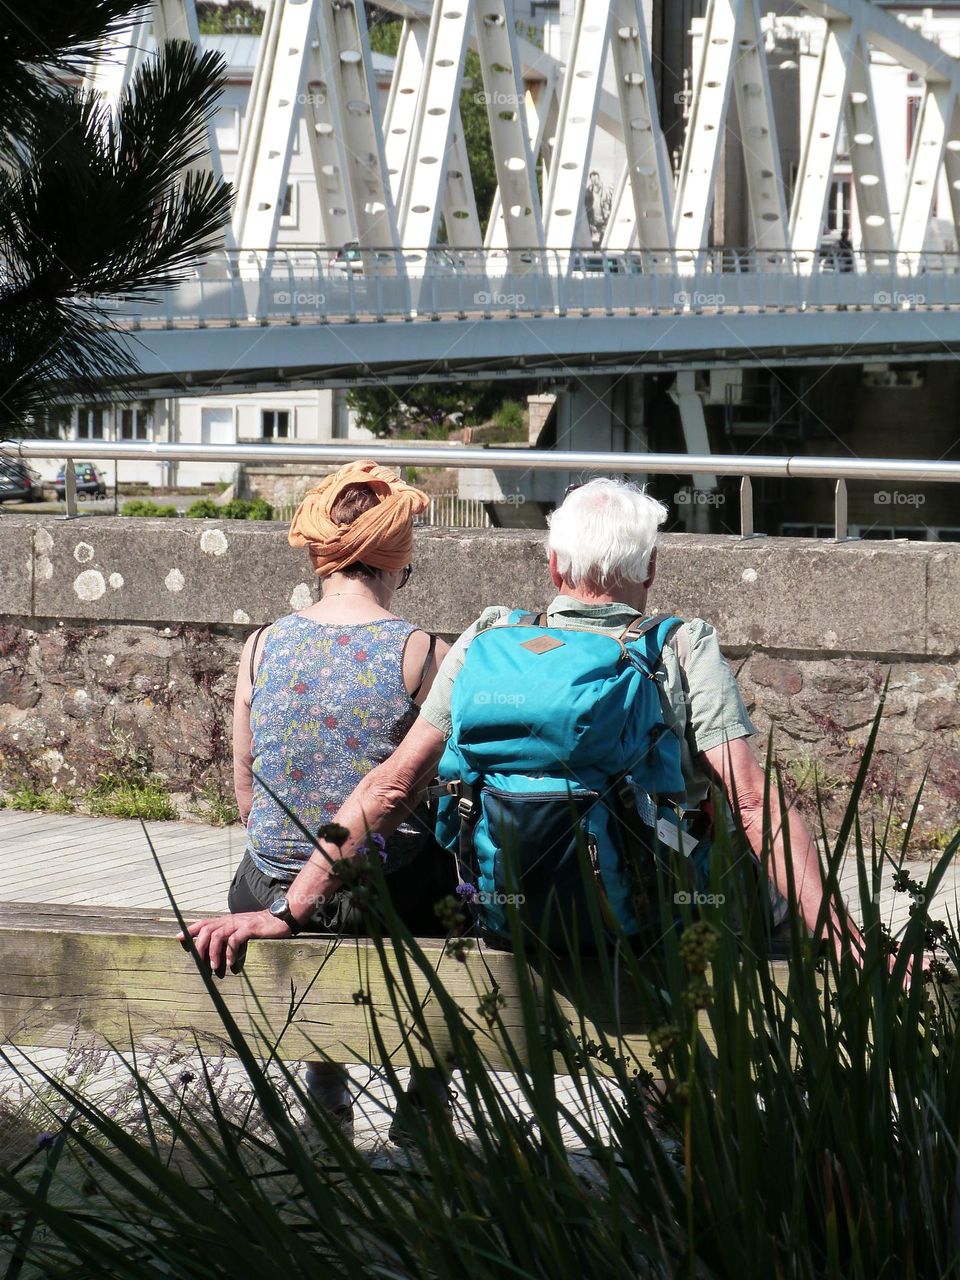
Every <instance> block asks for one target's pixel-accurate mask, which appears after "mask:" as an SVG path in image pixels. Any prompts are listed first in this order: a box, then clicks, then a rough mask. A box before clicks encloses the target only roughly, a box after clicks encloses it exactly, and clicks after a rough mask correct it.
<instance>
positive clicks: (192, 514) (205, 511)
mask: <svg viewBox="0 0 960 1280" xmlns="http://www.w3.org/2000/svg"><path fill="white" fill-rule="evenodd" d="M184 515H185V516H186V517H187V519H188V520H219V519H220V517H221V516H222V515H223V512H222V511H221V509H220V508H219V507H218V506H217V504H216V503H215V502H214V500H213V499H212V498H198V499H197V500H196V502H191V503H190V505H189V507H187V509H186V511H185V512H184Z"/></svg>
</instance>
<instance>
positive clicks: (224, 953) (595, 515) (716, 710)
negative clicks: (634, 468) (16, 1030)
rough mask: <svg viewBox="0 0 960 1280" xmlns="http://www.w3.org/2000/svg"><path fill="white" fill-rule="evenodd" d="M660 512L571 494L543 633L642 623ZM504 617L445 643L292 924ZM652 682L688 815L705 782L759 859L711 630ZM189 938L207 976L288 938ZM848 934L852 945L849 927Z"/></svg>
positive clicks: (423, 746) (296, 904)
mask: <svg viewBox="0 0 960 1280" xmlns="http://www.w3.org/2000/svg"><path fill="white" fill-rule="evenodd" d="M666 514H667V513H666V509H665V508H664V507H663V506H662V505H661V504H660V503H659V502H656V501H655V500H654V499H653V498H651V497H649V496H647V495H646V494H645V493H644V492H643V491H642V490H641V489H639V488H638V487H637V486H635V485H632V484H625V483H621V482H618V481H614V480H609V479H598V480H593V481H590V482H589V483H587V484H584V485H582V486H580V487H579V488H577V489H575V490H574V491H572V492H570V493H569V494H568V496H567V498H566V499H565V501H564V502H563V504H562V505H561V506H560V507H559V508H558V509H557V510H556V511H555V512H554V514H553V516H552V517H551V520H550V534H549V540H548V549H549V564H550V576H551V578H552V579H553V583H554V585H555V587H556V589H557V592H558V594H557V596H556V598H555V599H554V600H553V601H552V603H551V604H550V605H549V606H548V608H547V615H546V622H547V625H548V626H549V627H551V628H553V627H560V628H564V627H568V628H569V627H575V628H596V629H598V630H600V631H603V632H606V633H608V634H610V635H613V636H617V637H619V636H620V635H621V634H622V633H623V632H624V629H625V628H626V627H628V626H630V624H631V623H634V622H635V621H636V620H638V619H641V618H643V616H644V614H645V611H646V604H647V596H648V593H649V591H650V587H651V585H652V584H653V580H654V575H655V573H656V538H657V529H658V527H659V526H660V525H661V524H662V523H663V521H664V519H665V518H666ZM508 613H509V610H508V609H507V608H505V607H493V608H489V609H486V610H485V611H484V613H483V614H482V615H481V617H480V618H479V619H478V620H477V621H476V622H475V623H473V625H472V626H470V627H469V628H468V629H467V630H466V631H465V632H464V634H463V635H462V636H461V637H460V639H459V640H458V641H457V642H456V643H455V644H454V646H453V647H452V649H451V650H450V652H449V653H448V655H447V657H446V659H445V660H444V662H443V665H442V666H441V668H440V671H439V673H438V675H437V677H436V679H435V681H434V685H433V688H432V689H431V691H430V694H429V696H428V698H427V700H426V701H425V703H424V705H423V707H422V708H421V711H420V714H419V716H418V718H417V720H416V721H415V723H414V725H413V727H412V728H411V729H410V731H409V733H408V734H407V736H406V737H405V738H404V740H403V742H402V743H401V744H400V746H399V747H398V748H397V750H396V751H395V752H394V754H393V755H392V756H391V757H390V758H389V759H388V760H386V761H385V762H384V763H383V764H381V765H379V766H378V767H377V768H375V769H374V770H372V772H370V773H369V774H367V776H366V777H365V778H364V779H363V780H362V782H361V783H360V784H359V785H358V786H357V788H356V790H355V791H354V792H353V794H352V795H351V796H350V797H349V798H348V800H347V801H346V802H345V803H344V805H343V807H342V808H341V810H340V811H339V813H338V814H337V815H336V822H338V823H339V824H341V825H342V826H343V827H345V828H346V829H347V831H348V832H349V837H348V839H347V840H346V842H345V844H344V845H343V847H342V848H339V849H338V848H337V847H335V846H333V845H329V844H322V847H321V848H320V849H318V850H317V852H315V853H314V854H313V856H312V857H311V858H310V860H309V862H308V863H307V864H306V866H305V867H304V868H303V869H302V870H301V871H300V873H299V874H298V875H297V877H296V879H295V880H294V881H293V883H292V884H291V886H290V888H289V891H288V893H287V905H288V910H289V913H290V914H291V915H292V916H293V918H294V919H295V920H298V921H306V920H307V919H309V918H310V916H311V915H313V913H314V911H315V908H316V903H317V901H318V900H325V899H326V898H327V897H328V896H329V895H330V894H331V893H333V892H335V890H336V888H337V881H336V879H335V876H334V874H333V873H332V871H331V864H332V862H333V861H335V860H336V859H338V858H341V857H349V856H351V855H352V854H353V853H354V852H355V851H356V849H357V846H358V845H360V844H362V843H363V841H364V838H365V835H366V833H367V832H368V831H370V830H377V829H380V828H381V827H382V828H384V829H389V828H390V826H391V825H392V823H393V822H395V821H397V820H399V816H400V814H401V813H402V812H403V811H404V810H405V809H406V808H407V806H409V805H410V803H411V801H412V800H413V799H414V797H415V796H416V795H417V794H418V793H419V792H420V791H421V790H422V788H423V787H424V786H425V785H426V784H427V783H429V781H430V780H431V779H432V778H433V777H434V775H435V774H436V771H437V766H438V764H439V762H440V759H441V756H442V754H443V751H444V746H445V743H446V740H447V738H448V737H449V735H450V733H451V726H452V720H451V700H452V693H453V688H454V682H455V680H456V679H457V675H458V673H459V672H460V671H461V670H462V668H463V666H464V662H465V657H466V654H467V651H468V649H469V646H470V644H471V643H472V641H473V640H474V639H475V637H476V636H477V635H478V634H480V633H481V632H483V631H484V630H486V629H487V628H490V627H493V626H494V625H497V624H500V623H502V622H503V621H504V619H505V617H506V615H507V614H508ZM657 674H658V677H659V682H660V697H661V700H662V709H663V718H664V720H665V721H666V724H667V725H668V727H669V729H671V730H672V731H673V732H674V733H675V734H676V735H677V737H678V739H679V742H680V763H681V766H682V771H683V780H684V782H685V785H686V807H687V808H689V809H693V808H696V807H697V806H698V805H700V804H701V803H702V802H703V801H704V800H705V799H706V798H707V796H708V795H709V793H710V789H711V787H712V786H713V785H719V786H721V787H722V788H723V790H724V792H725V793H726V795H727V797H728V798H729V801H730V803H731V805H732V807H733V808H734V809H735V810H736V811H737V812H739V814H740V815H741V819H742V822H743V826H744V831H745V834H746V837H747V840H748V841H749V843H750V845H751V847H752V848H753V850H754V851H755V852H756V853H757V854H758V855H759V854H760V850H761V847H762V837H763V797H764V789H765V787H764V783H765V778H764V772H763V770H762V768H761V767H760V765H759V764H758V762H757V760H756V757H755V756H754V754H753V751H752V750H751V748H750V745H749V743H748V741H747V740H748V738H750V737H751V736H752V735H753V734H754V733H755V732H756V730H755V729H754V726H753V725H752V724H751V722H750V718H749V716H748V714H747V711H746V708H745V706H744V704H743V699H742V698H741V695H740V691H739V689H738V688H737V684H736V680H735V679H734V676H733V673H732V672H731V670H730V668H729V666H728V665H727V663H726V661H725V660H724V658H723V656H722V654H721V652H720V645H719V641H718V638H717V635H716V632H715V631H714V629H713V627H712V626H711V625H710V624H709V623H708V622H705V621H703V620H702V619H699V618H694V619H691V620H689V621H687V622H685V623H683V625H682V626H680V627H678V628H676V629H674V631H673V633H672V635H671V637H670V640H669V643H667V644H666V645H665V646H664V648H663V650H662V652H661V653H660V655H659V670H658V672H657ZM787 821H788V824H789V848H790V851H791V852H790V857H791V858H792V863H793V867H792V870H793V880H794V884H795V889H796V894H797V900H798V905H799V909H800V911H801V913H802V916H803V918H804V920H805V921H806V923H807V925H808V926H809V927H810V928H811V929H813V928H814V926H815V925H816V922H817V919H818V915H819V912H820V907H821V904H822V901H823V896H824V885H823V880H822V877H821V871H820V862H819V858H818V855H817V850H816V847H815V845H814V842H813V839H812V837H811V834H810V832H809V830H808V828H807V826H806V824H805V823H804V822H803V820H802V819H801V817H800V816H799V814H797V813H795V812H792V811H791V812H790V814H789V816H788V818H787ZM786 844H787V842H786V841H785V839H784V834H783V832H782V830H779V829H777V830H775V832H774V840H773V851H772V859H771V863H772V865H771V871H772V875H773V879H774V881H775V884H776V886H777V888H778V889H779V890H780V891H781V892H782V893H784V894H786V893H787V885H788V868H787V853H786ZM828 923H829V926H830V927H831V931H835V932H834V937H835V939H836V937H838V936H839V932H840V923H841V922H840V921H839V920H838V919H837V918H836V916H835V914H834V913H833V912H831V915H830V919H829V922H828ZM190 933H191V934H192V935H193V937H194V939H195V942H196V946H197V949H198V951H199V952H200V953H201V955H206V956H208V958H209V962H210V965H211V968H212V969H213V970H214V971H215V972H218V973H220V974H223V973H224V972H225V969H226V967H227V966H229V967H230V968H234V967H235V966H236V964H237V962H238V960H239V959H240V958H241V954H242V952H241V949H242V947H243V944H244V943H245V942H246V941H247V940H248V939H250V938H263V937H276V938H279V937H286V936H289V934H290V933H291V929H290V927H289V925H288V924H287V923H286V922H285V921H284V920H283V919H278V918H277V917H276V916H274V915H271V914H270V913H269V912H266V911H260V912H250V913H247V914H239V915H231V916H224V917H221V918H219V919H215V920H205V921H201V922H199V923H197V924H194V925H191V926H190ZM851 934H852V936H853V937H854V938H856V937H857V935H856V931H855V929H853V928H852V926H851Z"/></svg>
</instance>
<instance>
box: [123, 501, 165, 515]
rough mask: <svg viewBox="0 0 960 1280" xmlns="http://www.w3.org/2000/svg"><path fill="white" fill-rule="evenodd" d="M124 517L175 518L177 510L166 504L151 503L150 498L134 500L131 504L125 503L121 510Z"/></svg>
mask: <svg viewBox="0 0 960 1280" xmlns="http://www.w3.org/2000/svg"><path fill="white" fill-rule="evenodd" d="M120 514H121V515H122V516H166V517H169V516H175V515H176V514H177V508H176V507H174V506H172V505H170V504H169V503H166V504H164V505H162V506H161V505H160V504H159V503H156V502H151V501H150V500H149V499H148V498H132V499H131V500H130V501H129V502H125V503H124V504H123V506H122V507H121V508H120Z"/></svg>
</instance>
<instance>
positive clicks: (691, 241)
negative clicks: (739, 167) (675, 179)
mask: <svg viewBox="0 0 960 1280" xmlns="http://www.w3.org/2000/svg"><path fill="white" fill-rule="evenodd" d="M743 5H744V0H710V3H709V4H708V6H707V13H706V17H705V19H704V32H703V49H702V53H701V57H700V63H699V66H698V68H697V74H696V77H695V80H694V86H693V100H692V104H691V108H690V117H689V120H688V121H687V137H686V141H685V143H684V148H683V162H682V164H681V168H680V181H679V183H678V187H677V199H676V205H675V210H674V235H675V243H676V247H677V248H678V249H689V250H697V249H702V248H703V247H704V246H705V245H706V243H707V238H708V236H709V234H710V216H711V213H712V212H713V196H714V187H715V183H716V174H717V166H718V162H719V157H720V146H721V142H722V140H723V135H724V126H725V122H726V116H727V105H728V103H729V101H730V87H731V82H732V79H733V77H732V74H731V72H732V68H733V61H734V58H735V56H736V47H737V46H736V35H737V28H738V26H739V23H740V15H741V13H742V11H743Z"/></svg>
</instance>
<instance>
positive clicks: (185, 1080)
mask: <svg viewBox="0 0 960 1280" xmlns="http://www.w3.org/2000/svg"><path fill="white" fill-rule="evenodd" d="M196 1078H197V1077H196V1076H195V1075H194V1073H193V1072H192V1071H181V1072H180V1074H179V1075H178V1076H177V1084H179V1085H182V1086H183V1087H184V1089H185V1088H186V1087H187V1085H188V1084H193V1082H194V1080H196Z"/></svg>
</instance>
